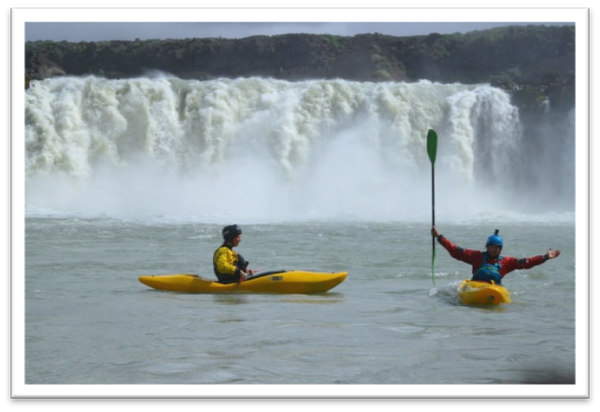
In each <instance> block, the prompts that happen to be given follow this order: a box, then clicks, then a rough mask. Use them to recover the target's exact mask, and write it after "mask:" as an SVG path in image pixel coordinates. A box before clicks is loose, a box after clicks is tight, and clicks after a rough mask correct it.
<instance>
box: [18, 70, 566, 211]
mask: <svg viewBox="0 0 600 412" xmlns="http://www.w3.org/2000/svg"><path fill="white" fill-rule="evenodd" d="M25 109H26V136H25V145H26V163H25V166H26V196H27V199H26V204H27V208H28V209H29V210H52V211H58V212H66V213H83V214H108V215H127V216H144V215H145V216H152V215H171V216H188V217H192V218H195V219H201V220H208V221H229V220H231V221H238V222H240V221H243V220H261V221H264V220H305V219H342V220H348V219H351V220H373V219H375V220H382V219H386V220H427V219H428V218H429V217H430V213H431V164H430V162H429V159H428V157H427V153H426V148H425V140H426V139H425V138H426V134H427V130H428V129H429V128H433V129H435V130H436V131H437V133H438V136H439V139H438V142H439V146H438V157H437V161H436V164H435V173H436V201H437V207H436V208H437V210H438V213H440V215H441V216H447V217H448V218H452V219H460V218H461V216H473V215H481V216H488V215H492V214H494V213H503V214H506V213H508V212H533V211H535V210H536V208H541V207H542V205H543V209H544V210H543V211H544V212H548V211H550V212H552V211H555V212H564V211H567V212H570V211H572V210H573V204H574V175H575V171H574V130H573V129H574V126H573V124H570V125H564V128H563V129H562V130H557V128H556V127H550V126H551V123H548V125H539V127H540V130H542V129H543V132H542V131H541V132H540V134H539V135H538V136H536V137H535V138H536V139H541V138H542V136H543V139H544V140H543V142H539V147H540V148H543V150H542V149H540V152H539V156H532V153H533V152H535V150H536V147H537V146H538V144H536V143H538V142H532V141H531V140H527V139H528V138H531V136H524V134H523V125H522V124H521V120H520V118H519V112H518V110H517V108H516V107H515V106H513V105H512V104H511V102H510V97H509V96H508V94H507V93H505V92H504V91H502V90H500V89H497V88H493V87H490V86H488V85H461V84H437V83H431V82H428V81H421V82H419V83H410V84H408V83H391V82H390V83H360V82H350V81H344V80H328V81H317V80H314V81H306V82H286V81H278V80H268V79H259V78H250V79H235V80H227V79H221V80H214V81H188V80H181V79H177V78H169V77H158V78H139V79H129V80H106V79H100V78H95V77H85V78H57V79H49V80H44V81H41V82H32V84H31V87H30V88H29V89H28V90H27V93H26V108H25ZM554 131H556V133H555V134H556V135H554ZM542 143H543V144H542ZM549 173H552V174H553V175H554V176H557V175H558V176H560V179H555V180H554V184H553V185H543V184H540V182H541V181H543V179H544V176H547V175H548V174H549Z"/></svg>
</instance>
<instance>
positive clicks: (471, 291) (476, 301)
mask: <svg viewBox="0 0 600 412" xmlns="http://www.w3.org/2000/svg"><path fill="white" fill-rule="evenodd" d="M458 297H459V298H460V301H461V302H462V303H464V304H465V305H499V304H501V303H510V302H511V301H510V292H509V291H508V289H506V288H505V287H503V286H501V285H496V284H494V283H488V282H481V281H477V280H463V281H462V283H461V284H460V285H459V286H458Z"/></svg>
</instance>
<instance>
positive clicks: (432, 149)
mask: <svg viewBox="0 0 600 412" xmlns="http://www.w3.org/2000/svg"><path fill="white" fill-rule="evenodd" d="M427 155H428V156H429V160H430V161H431V225H432V226H435V157H436V155H437V133H436V132H435V131H434V130H433V129H429V131H428V132H427ZM431 241H432V243H431V279H432V281H433V285H434V286H435V276H434V273H435V272H434V267H435V266H434V263H435V238H434V237H432V238H431Z"/></svg>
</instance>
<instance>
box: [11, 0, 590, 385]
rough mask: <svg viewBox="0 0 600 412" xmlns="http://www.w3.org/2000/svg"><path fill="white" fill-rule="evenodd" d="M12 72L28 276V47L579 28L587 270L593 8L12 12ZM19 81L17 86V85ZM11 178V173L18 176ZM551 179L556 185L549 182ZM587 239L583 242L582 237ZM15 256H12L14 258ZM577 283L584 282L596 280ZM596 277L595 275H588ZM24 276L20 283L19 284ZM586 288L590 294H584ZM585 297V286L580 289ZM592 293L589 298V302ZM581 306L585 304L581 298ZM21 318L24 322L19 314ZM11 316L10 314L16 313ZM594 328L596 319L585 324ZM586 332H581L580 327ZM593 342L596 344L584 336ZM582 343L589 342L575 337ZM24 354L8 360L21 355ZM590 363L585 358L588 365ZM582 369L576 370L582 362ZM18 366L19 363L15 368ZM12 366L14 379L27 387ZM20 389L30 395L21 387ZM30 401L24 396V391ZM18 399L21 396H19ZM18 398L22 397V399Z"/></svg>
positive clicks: (17, 219)
mask: <svg viewBox="0 0 600 412" xmlns="http://www.w3.org/2000/svg"><path fill="white" fill-rule="evenodd" d="M9 16H10V71H11V93H10V96H11V97H10V98H11V105H10V107H11V121H10V123H11V142H12V143H14V142H19V143H20V144H11V194H10V198H11V273H24V261H23V256H24V252H23V250H24V210H25V190H24V189H25V185H24V176H23V170H24V167H23V159H24V158H25V148H24V145H23V144H22V142H23V135H24V132H23V125H24V124H25V120H24V110H23V107H24V93H25V92H24V87H23V85H24V78H25V76H24V65H23V62H24V60H25V56H24V48H25V47H24V46H25V42H26V41H29V40H32V41H34V40H54V41H62V40H66V41H69V42H79V41H103V40H135V39H136V38H139V39H140V40H145V39H169V38H171V39H176V38H194V37H223V38H242V37H248V36H254V35H277V34H285V33H315V34H332V35H341V36H352V35H355V34H359V33H381V34H387V35H394V36H411V35H426V34H429V33H440V34H450V33H457V32H460V33H466V32H469V31H473V30H483V29H487V28H492V27H498V26H506V25H514V24H545V25H551V24H552V25H556V24H560V25H562V24H574V25H575V26H576V33H577V36H576V45H575V47H576V67H577V73H576V76H577V77H576V78H577V84H576V95H577V102H576V107H577V125H576V130H577V137H576V139H577V142H576V152H577V153H576V156H577V171H576V173H577V189H576V190H577V194H576V196H577V204H576V215H577V224H576V225H577V231H578V235H577V240H578V242H579V241H581V243H579V244H580V245H581V247H578V248H577V256H576V261H577V264H578V268H589V250H588V248H587V247H586V246H589V238H588V236H589V230H590V229H589V227H590V226H589V205H590V200H589V189H590V174H589V171H590V167H589V160H590V156H589V153H590V145H589V143H590V117H589V114H590V112H589V107H590V101H589V99H590V88H589V84H590V83H589V69H590V64H591V63H590V50H591V49H590V24H591V23H590V19H591V7H588V6H477V7H472V6H445V7H441V6H435V7H434V6H323V7H318V6H277V7H271V6H268V7H267V6H247V7H241V6H182V7H171V6H124V7H117V6H78V7H73V6H14V5H11V6H9ZM12 80H14V81H12ZM13 172H14V173H13ZM551 178H552V177H551V176H550V177H549V180H551ZM582 236H583V238H582ZM12 257H15V259H12ZM583 275H584V277H583V278H581V279H580V278H578V282H580V283H579V284H584V285H587V283H586V282H588V281H589V279H587V278H586V276H585V275H586V272H585V270H584V272H583ZM587 275H588V276H587V277H589V269H588V272H587ZM19 279H21V278H19ZM21 283H23V282H15V283H11V298H12V297H13V296H14V298H15V299H11V303H12V304H17V303H19V302H23V301H24V291H23V290H22V285H21ZM585 289H586V290H587V288H585ZM580 290H581V288H580ZM584 297H585V296H582V298H584ZM580 301H581V302H587V300H586V299H581V300H580ZM14 309H16V310H15V311H14V312H17V313H18V315H20V316H22V315H23V314H22V313H21V311H20V310H21V309H22V308H21V307H20V306H19V305H16V307H14ZM588 310H589V308H588V307H586V306H579V307H578V322H583V323H578V331H579V333H581V331H585V330H586V328H587V326H588V324H586V320H587V319H586V317H585V316H583V318H581V316H582V315H585V314H586V313H589V312H588ZM14 312H13V313H14ZM588 322H589V321H588ZM579 326H582V327H579ZM23 328H24V322H22V320H21V321H19V319H16V321H14V322H11V337H12V338H14V337H15V336H16V337H22V336H24V329H23ZM587 338H589V337H587ZM578 339H583V340H586V336H585V335H583V336H582V335H581V334H578ZM21 350H22V347H20V346H19V345H14V344H12V345H11V354H12V355H13V356H14V357H16V358H17V359H18V360H22V359H23V358H24V355H23V353H22V352H21ZM584 360H585V359H584ZM578 364H579V363H578ZM17 366H21V365H17ZM22 372H23V371H22V370H21V369H20V368H19V367H17V368H13V369H11V378H12V380H11V382H13V383H14V382H22V381H24V379H23V376H22V375H21V374H22ZM18 389H20V390H23V388H18ZM25 394H26V391H25ZM11 395H12V396H15V395H18V394H17V393H15V392H14V391H12V392H11ZM20 395H23V393H21V394H20Z"/></svg>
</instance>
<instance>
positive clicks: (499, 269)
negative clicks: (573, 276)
mask: <svg viewBox="0 0 600 412" xmlns="http://www.w3.org/2000/svg"><path fill="white" fill-rule="evenodd" d="M431 235H432V236H433V237H435V238H437V240H438V243H439V244H440V245H442V246H443V247H444V248H445V249H446V250H447V251H448V252H449V253H450V256H452V257H453V258H454V259H457V260H460V261H462V262H465V263H469V264H470V265H471V266H472V268H473V269H472V271H471V272H472V273H473V277H472V279H471V280H481V281H486V282H490V283H492V281H493V282H494V283H496V284H501V283H502V278H503V277H504V276H506V275H507V274H508V273H510V272H512V271H513V270H517V269H530V268H532V267H534V266H537V265H541V264H542V263H544V262H545V261H547V260H548V259H554V258H555V257H558V256H559V255H560V250H556V251H553V250H552V249H548V253H546V254H545V255H539V256H533V257H529V258H523V259H517V258H514V257H508V256H500V252H501V251H502V246H503V243H504V242H503V240H502V238H501V237H500V236H498V230H497V229H496V231H495V232H494V234H493V235H492V236H490V237H488V239H487V242H486V244H485V251H479V250H472V249H463V248H461V247H459V246H456V245H455V244H454V243H452V242H451V241H450V240H448V239H446V238H445V237H444V235H441V234H440V232H438V230H437V229H436V228H435V226H432V228H431Z"/></svg>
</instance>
